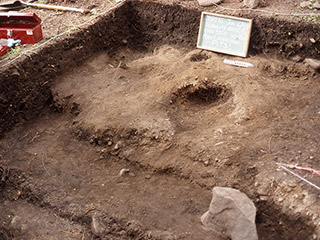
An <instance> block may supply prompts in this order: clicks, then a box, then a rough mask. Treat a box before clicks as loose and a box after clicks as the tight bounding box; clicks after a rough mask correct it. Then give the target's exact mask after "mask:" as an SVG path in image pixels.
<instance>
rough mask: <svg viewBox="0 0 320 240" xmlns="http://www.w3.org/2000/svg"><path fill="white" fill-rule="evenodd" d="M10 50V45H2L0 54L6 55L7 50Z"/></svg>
mask: <svg viewBox="0 0 320 240" xmlns="http://www.w3.org/2000/svg"><path fill="white" fill-rule="evenodd" d="M8 50H9V47H8V46H0V56H2V55H4V54H5V53H6V52H8Z"/></svg>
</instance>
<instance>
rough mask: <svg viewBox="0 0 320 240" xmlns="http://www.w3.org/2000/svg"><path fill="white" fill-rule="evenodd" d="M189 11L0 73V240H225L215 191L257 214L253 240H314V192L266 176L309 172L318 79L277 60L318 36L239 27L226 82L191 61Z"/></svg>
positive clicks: (69, 40)
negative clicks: (238, 46)
mask: <svg viewBox="0 0 320 240" xmlns="http://www.w3.org/2000/svg"><path fill="white" fill-rule="evenodd" d="M55 2H57V1H55ZM76 2H78V3H79V6H88V5H89V2H90V4H92V5H95V4H96V5H99V8H97V9H98V12H102V6H104V7H111V4H110V5H108V4H106V3H102V1H95V2H94V1H88V3H84V2H81V1H76ZM165 2H168V1H165ZM60 3H61V4H67V5H73V4H74V3H69V2H68V1H67V2H66V3H64V2H61V1H60ZM227 3H228V2H227ZM229 4H230V6H233V5H232V3H229ZM181 5H183V6H181ZM195 6H196V5H195V3H194V2H193V1H189V2H186V1H180V2H179V3H175V4H159V3H158V2H149V1H146V2H141V1H129V2H126V3H124V4H122V5H121V6H120V7H119V8H117V9H114V10H112V11H111V12H110V13H108V14H106V15H104V16H103V17H99V18H98V19H95V20H94V21H92V22H94V24H92V25H89V26H87V25H85V26H84V27H83V28H82V29H79V30H78V31H75V32H72V33H71V34H70V36H68V35H63V36H61V38H62V39H60V40H59V41H52V42H50V44H49V45H47V46H44V47H40V48H39V49H38V50H37V52H36V53H34V54H31V55H29V56H23V57H21V58H20V59H19V60H18V61H17V62H14V63H13V64H10V65H9V66H6V67H4V68H3V70H2V72H1V80H0V89H1V95H0V112H1V115H0V124H1V125H0V132H1V135H2V139H1V140H0V166H2V167H3V170H1V171H0V172H1V174H2V177H3V178H2V180H1V186H0V202H1V205H0V209H1V210H0V216H1V219H2V221H1V223H0V239H11V238H15V239H222V238H223V237H221V236H218V235H216V234H215V233H213V232H209V231H207V230H205V229H204V228H203V227H202V226H201V223H200V216H201V215H202V214H203V213H204V212H205V211H206V210H207V208H208V206H209V203H210V199H211V189H212V187H214V186H228V187H234V188H237V189H240V190H241V191H243V192H245V193H246V194H247V195H248V196H249V197H250V198H251V199H252V200H253V201H254V203H255V205H256V207H257V210H258V212H257V219H256V223H257V228H258V234H259V239H318V238H319V236H318V234H319V232H320V230H319V227H318V226H319V224H320V219H319V214H318V212H319V208H320V205H319V202H318V196H319V195H318V192H317V190H316V189H314V188H312V187H310V186H309V185H306V184H305V183H303V182H301V181H298V179H296V178H294V177H293V176H291V175H287V174H285V173H284V172H283V171H282V170H280V169H279V168H277V165H276V164H275V163H276V162H286V163H292V164H298V165H304V166H309V167H313V168H315V169H318V168H319V161H318V157H317V156H318V155H319V143H318V139H319V137H320V136H319V131H318V130H319V120H320V119H319V109H318V106H319V104H320V100H319V98H318V95H319V90H318V89H320V88H319V87H320V83H319V81H318V80H319V74H318V73H317V72H314V71H313V70H312V69H310V68H308V67H307V66H306V65H304V64H303V63H297V62H293V61H290V60H288V58H289V59H290V58H291V57H293V56H297V55H299V56H300V57H301V58H304V57H317V56H318V54H319V49H320V45H319V42H320V36H319V35H317V33H318V32H319V30H320V29H319V26H318V25H310V24H306V23H302V22H301V23H297V22H292V21H288V19H281V20H280V19H277V18H270V17H266V16H257V15H253V14H252V13H241V15H242V16H245V17H253V18H254V22H255V24H254V27H253V33H252V37H251V44H250V58H247V59H245V61H247V62H250V63H252V64H253V65H254V67H253V68H237V67H233V66H229V65H225V64H224V63H223V59H225V58H232V59H235V60H241V58H237V57H231V56H225V55H221V54H216V53H212V52H209V51H203V50H197V49H195V47H194V45H195V42H196V38H197V32H198V25H199V16H200V11H199V10H198V9H196V8H194V7H195ZM236 6H237V5H235V7H236ZM272 6H273V5H272V4H270V5H269V7H272ZM289 10H290V8H289ZM37 11H39V13H44V12H42V11H43V10H37ZM68 16H70V18H67V19H69V21H72V19H75V21H79V22H83V21H86V20H87V18H88V16H81V17H79V18H78V19H77V18H76V17H74V15H72V13H68ZM71 16H72V17H71ZM53 19H55V18H53ZM59 19H60V21H62V20H63V18H62V17H61V18H59ZM48 21H49V20H48ZM46 26H47V28H45V39H49V36H48V29H50V28H53V26H51V27H49V25H46ZM64 27H65V26H64ZM288 32H290V33H291V34H290V35H289V34H288ZM271 33H272V34H271ZM310 38H313V39H314V40H315V41H316V42H315V43H312V42H310ZM7 169H9V171H7ZM121 169H129V172H127V173H126V174H125V175H124V176H119V172H120V171H121ZM8 172H9V173H10V174H7V173H8ZM300 173H301V172H300ZM6 174H7V175H6ZM301 174H303V176H305V177H306V178H308V179H309V180H310V181H313V182H314V183H316V184H320V180H319V179H318V177H316V176H313V175H311V174H308V173H301ZM7 177H8V179H7ZM95 216H100V219H103V221H104V222H105V223H106V226H107V230H106V231H105V232H103V233H101V232H100V233H99V232H98V233H97V232H95V231H92V228H91V223H92V219H95Z"/></svg>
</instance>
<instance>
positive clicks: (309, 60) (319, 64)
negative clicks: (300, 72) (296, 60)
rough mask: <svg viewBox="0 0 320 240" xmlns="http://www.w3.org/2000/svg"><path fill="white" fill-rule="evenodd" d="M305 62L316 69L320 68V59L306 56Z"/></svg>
mask: <svg viewBox="0 0 320 240" xmlns="http://www.w3.org/2000/svg"><path fill="white" fill-rule="evenodd" d="M304 61H305V63H306V64H308V65H309V66H310V67H312V68H313V69H314V70H319V69H320V60H317V59H313V58H306V59H305V60H304Z"/></svg>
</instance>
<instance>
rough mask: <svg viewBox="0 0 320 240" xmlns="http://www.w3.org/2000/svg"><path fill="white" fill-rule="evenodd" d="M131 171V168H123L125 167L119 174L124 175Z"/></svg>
mask: <svg viewBox="0 0 320 240" xmlns="http://www.w3.org/2000/svg"><path fill="white" fill-rule="evenodd" d="M129 172H130V169H127V168H123V169H121V170H120V172H119V176H122V177H123V176H124V175H127V174H128V173H129Z"/></svg>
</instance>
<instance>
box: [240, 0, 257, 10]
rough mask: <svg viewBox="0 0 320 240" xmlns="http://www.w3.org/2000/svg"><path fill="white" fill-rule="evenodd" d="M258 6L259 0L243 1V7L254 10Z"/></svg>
mask: <svg viewBox="0 0 320 240" xmlns="http://www.w3.org/2000/svg"><path fill="white" fill-rule="evenodd" d="M258 5H259V0H244V1H243V6H244V7H246V8H256V7H258Z"/></svg>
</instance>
